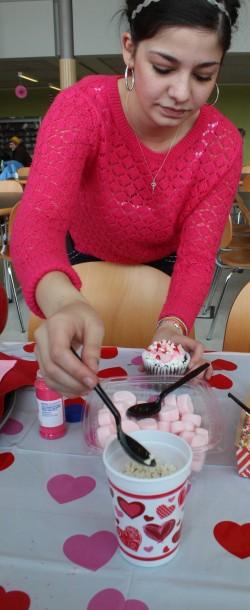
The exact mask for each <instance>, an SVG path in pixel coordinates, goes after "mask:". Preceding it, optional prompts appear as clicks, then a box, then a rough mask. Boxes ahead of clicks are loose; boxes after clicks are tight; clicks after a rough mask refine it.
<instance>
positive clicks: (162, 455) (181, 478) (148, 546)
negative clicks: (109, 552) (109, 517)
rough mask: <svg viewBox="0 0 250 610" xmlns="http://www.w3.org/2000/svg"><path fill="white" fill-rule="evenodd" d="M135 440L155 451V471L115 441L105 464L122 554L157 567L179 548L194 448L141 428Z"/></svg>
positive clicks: (104, 454) (159, 433)
mask: <svg viewBox="0 0 250 610" xmlns="http://www.w3.org/2000/svg"><path fill="white" fill-rule="evenodd" d="M131 436H133V438H135V439H137V440H138V441H139V442H140V443H142V445H144V446H145V447H147V449H149V451H150V452H151V453H152V455H153V457H154V458H155V459H156V463H157V466H156V468H155V472H153V471H154V468H153V469H152V468H151V467H147V466H143V465H141V464H138V463H136V462H132V461H131V459H130V458H129V456H128V455H127V454H126V453H125V452H124V450H123V449H122V447H121V445H120V443H119V442H118V440H117V439H114V440H112V441H111V442H110V443H109V444H108V445H107V446H106V448H105V450H104V453H103V461H104V466H105V469H106V474H107V479H108V484H109V487H110V491H111V496H112V500H113V508H114V515H115V520H116V531H117V536H118V542H119V547H120V550H121V552H122V554H123V556H124V557H125V558H126V559H127V560H128V561H130V562H131V563H133V564H135V565H141V566H147V567H153V566H157V565H162V564H164V563H167V562H168V561H170V560H171V559H173V558H174V557H175V555H176V553H177V551H178V548H179V544H180V538H181V528H182V521H183V510H184V503H185V498H186V494H187V486H188V478H189V475H190V472H191V463H192V449H191V447H190V446H189V445H188V443H187V442H186V441H185V440H184V439H182V438H180V437H178V436H176V435H175V434H172V433H170V432H161V431H159V430H138V431H135V432H133V433H131ZM166 471H167V474H166ZM153 475H154V476H153Z"/></svg>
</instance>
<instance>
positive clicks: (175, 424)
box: [170, 421, 185, 434]
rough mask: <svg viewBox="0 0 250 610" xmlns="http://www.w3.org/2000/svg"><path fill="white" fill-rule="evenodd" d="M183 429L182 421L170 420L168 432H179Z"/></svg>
mask: <svg viewBox="0 0 250 610" xmlns="http://www.w3.org/2000/svg"><path fill="white" fill-rule="evenodd" d="M184 430H185V427H184V424H183V422H182V421H171V422H170V432H172V433H173V434H180V432H183V431H184Z"/></svg>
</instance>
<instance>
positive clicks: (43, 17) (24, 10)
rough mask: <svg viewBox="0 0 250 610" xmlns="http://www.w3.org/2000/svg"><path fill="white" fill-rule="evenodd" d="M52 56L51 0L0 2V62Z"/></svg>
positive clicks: (53, 45)
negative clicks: (1, 59)
mask: <svg viewBox="0 0 250 610" xmlns="http://www.w3.org/2000/svg"><path fill="white" fill-rule="evenodd" d="M54 55H55V42H54V18H53V0H35V1H32V2H31V1H27V0H26V1H22V0H17V1H12V0H11V1H8V2H3V1H0V58H9V59H11V58H16V57H49V56H50V57H51V56H54Z"/></svg>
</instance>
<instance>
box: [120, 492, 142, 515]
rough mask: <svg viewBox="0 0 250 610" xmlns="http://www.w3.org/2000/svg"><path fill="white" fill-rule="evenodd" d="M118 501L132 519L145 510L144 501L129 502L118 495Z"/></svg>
mask: <svg viewBox="0 0 250 610" xmlns="http://www.w3.org/2000/svg"><path fill="white" fill-rule="evenodd" d="M117 502H118V504H119V506H120V508H121V509H122V510H123V512H124V513H125V514H126V515H128V517H130V519H136V517H139V516H140V515H142V514H143V513H144V511H145V506H144V504H142V502H127V500H125V499H124V498H121V497H120V496H118V498H117Z"/></svg>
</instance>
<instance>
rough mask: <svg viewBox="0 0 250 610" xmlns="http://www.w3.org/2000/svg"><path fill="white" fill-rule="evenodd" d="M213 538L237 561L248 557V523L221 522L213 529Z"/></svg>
mask: <svg viewBox="0 0 250 610" xmlns="http://www.w3.org/2000/svg"><path fill="white" fill-rule="evenodd" d="M214 537H215V539H216V540H217V542H218V543H219V544H220V545H221V546H222V547H223V549H225V550H226V551H228V553H231V554H232V555H235V556H236V557H239V559H247V557H250V523H243V525H240V524H239V523H235V522H234V521H221V522H220V523H217V525H216V526H215V527H214Z"/></svg>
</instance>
